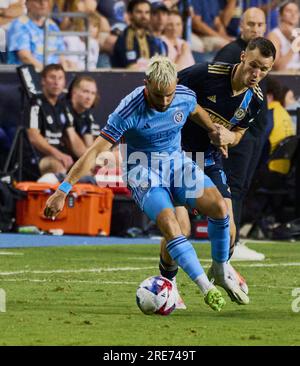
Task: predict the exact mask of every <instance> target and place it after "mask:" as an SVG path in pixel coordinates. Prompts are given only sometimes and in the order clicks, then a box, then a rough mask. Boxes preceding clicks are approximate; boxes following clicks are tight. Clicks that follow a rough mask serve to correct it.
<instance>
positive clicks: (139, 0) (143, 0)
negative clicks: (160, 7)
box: [127, 0, 151, 13]
mask: <svg viewBox="0 0 300 366" xmlns="http://www.w3.org/2000/svg"><path fill="white" fill-rule="evenodd" d="M139 4H148V5H149V7H150V8H151V3H150V2H149V1H148V0H130V1H129V3H128V5H127V12H128V13H132V12H133V11H134V8H135V7H136V6H137V5H139Z"/></svg>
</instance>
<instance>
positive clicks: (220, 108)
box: [178, 62, 263, 166]
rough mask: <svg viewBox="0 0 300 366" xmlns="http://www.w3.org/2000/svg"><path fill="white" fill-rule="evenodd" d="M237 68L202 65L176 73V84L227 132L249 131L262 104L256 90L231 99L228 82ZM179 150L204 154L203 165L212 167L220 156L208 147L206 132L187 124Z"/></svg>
mask: <svg viewBox="0 0 300 366" xmlns="http://www.w3.org/2000/svg"><path fill="white" fill-rule="evenodd" d="M236 66H237V65H232V64H226V63H221V62H213V63H203V64H197V65H194V66H191V67H189V68H187V69H184V70H182V71H180V72H179V74H178V77H179V84H182V85H185V86H187V87H188V88H190V89H192V90H193V91H194V92H195V93H196V95H197V102H198V104H200V105H201V107H203V108H204V109H205V110H206V111H207V112H208V114H209V115H210V118H211V119H212V121H213V122H214V123H218V124H221V125H223V126H225V127H226V128H228V129H229V130H231V129H233V128H235V127H239V128H248V127H249V125H250V124H251V122H252V121H253V120H254V118H255V117H256V115H257V114H258V113H259V111H260V109H261V107H262V103H263V93H262V91H261V89H260V87H259V86H256V87H254V88H250V89H247V90H246V91H245V92H243V93H241V94H239V95H235V96H233V91H232V85H231V80H232V76H233V75H234V72H235V70H236ZM182 146H183V148H184V150H185V151H190V152H196V151H204V152H205V165H207V166H208V165H211V164H214V161H215V159H214V158H217V157H219V156H220V153H219V152H218V150H217V148H216V147H214V146H213V145H211V144H210V141H209V137H208V135H207V132H206V131H205V130H204V129H203V128H201V127H200V126H198V125H196V124H195V123H193V122H192V121H190V120H188V121H187V123H186V124H185V126H184V128H183V130H182Z"/></svg>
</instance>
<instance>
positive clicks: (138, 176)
mask: <svg viewBox="0 0 300 366" xmlns="http://www.w3.org/2000/svg"><path fill="white" fill-rule="evenodd" d="M178 157H179V158H180V157H184V158H183V160H182V164H180V163H179V162H178V161H177V159H176V163H172V162H171V164H169V167H167V168H165V169H164V168H163V167H161V166H160V168H159V169H157V170H153V168H152V169H151V168H149V167H143V166H141V165H139V166H137V167H135V168H133V169H132V170H130V171H129V173H128V187H129V188H130V190H131V192H132V196H133V198H134V200H135V202H136V203H137V205H138V206H139V207H140V208H141V209H142V210H143V211H144V212H145V214H146V215H147V216H148V217H149V218H150V219H151V220H153V221H156V218H157V216H158V215H159V213H160V212H161V211H162V210H164V209H166V208H171V209H174V208H175V206H188V207H189V208H191V209H194V208H196V199H197V198H199V197H201V196H202V194H203V192H204V189H206V188H210V187H215V185H214V183H213V182H212V181H211V179H210V178H209V177H208V176H206V175H205V174H204V173H203V171H202V170H201V169H200V168H199V167H198V166H197V165H196V163H195V162H194V161H193V160H192V159H190V158H188V157H187V156H185V155H184V153H182V154H181V153H180V155H179V156H178ZM167 163H168V162H166V164H167ZM163 164H164V163H163Z"/></svg>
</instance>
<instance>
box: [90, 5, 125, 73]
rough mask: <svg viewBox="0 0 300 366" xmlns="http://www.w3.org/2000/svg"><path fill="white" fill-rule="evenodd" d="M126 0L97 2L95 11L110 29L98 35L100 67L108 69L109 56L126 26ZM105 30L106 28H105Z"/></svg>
mask: <svg viewBox="0 0 300 366" xmlns="http://www.w3.org/2000/svg"><path fill="white" fill-rule="evenodd" d="M126 6H127V0H99V1H98V7H97V10H98V11H99V13H100V14H101V15H102V16H104V17H105V18H106V19H107V22H108V25H109V26H110V29H106V31H104V30H103V31H102V32H101V34H100V44H101V53H100V59H99V65H100V67H103V66H104V67H110V66H111V65H110V60H109V56H111V55H112V54H113V50H114V46H115V44H116V42H117V39H118V36H119V35H120V34H121V33H122V32H123V31H124V30H125V28H126V27H127V25H128V19H127V13H126ZM106 28H107V27H106Z"/></svg>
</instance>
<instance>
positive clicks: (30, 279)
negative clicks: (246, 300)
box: [1, 278, 295, 290]
mask: <svg viewBox="0 0 300 366" xmlns="http://www.w3.org/2000/svg"><path fill="white" fill-rule="evenodd" d="M1 281H2V282H34V283H53V284H55V283H88V284H93V285H135V286H137V285H138V281H135V282H129V281H100V280H64V279H57V280H49V279H46V278H44V279H34V278H6V279H4V280H1ZM188 286H194V284H193V283H189V284H188ZM251 287H262V288H271V289H273V288H275V289H279V288H281V289H288V290H289V289H293V288H295V286H278V285H276V286H272V285H253V284H251V285H250V288H251Z"/></svg>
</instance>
